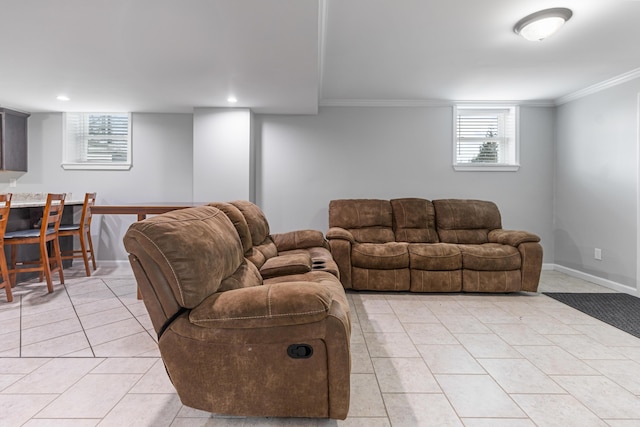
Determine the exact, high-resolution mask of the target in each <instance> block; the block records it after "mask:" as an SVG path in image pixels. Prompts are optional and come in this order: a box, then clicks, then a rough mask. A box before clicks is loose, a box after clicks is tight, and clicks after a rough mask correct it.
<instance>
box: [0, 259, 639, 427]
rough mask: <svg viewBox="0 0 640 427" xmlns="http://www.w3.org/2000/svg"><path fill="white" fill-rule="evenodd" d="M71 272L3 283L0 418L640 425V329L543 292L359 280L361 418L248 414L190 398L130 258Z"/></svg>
mask: <svg viewBox="0 0 640 427" xmlns="http://www.w3.org/2000/svg"><path fill="white" fill-rule="evenodd" d="M65 275H66V282H67V283H66V285H64V286H59V285H58V286H56V287H55V292H54V293H52V294H47V293H46V288H45V286H44V285H42V284H37V283H28V284H21V285H19V286H18V287H17V288H15V289H16V290H15V300H14V302H13V303H11V304H8V303H7V302H6V299H5V297H4V294H2V296H0V425H1V426H22V425H24V426H96V425H100V426H110V425H114V426H125V425H131V426H303V427H305V426H349V427H351V426H363V427H383V426H394V427H398V426H408V427H415V426H438V427H439V426H467V427H479V426H491V427H494V426H498V427H501V426H562V427H565V426H580V427H585V426H616V427H622V426H640V339H638V338H635V337H632V336H630V335H628V334H626V333H624V332H621V331H619V330H617V329H615V328H613V327H610V326H608V325H606V324H604V323H602V322H600V321H598V320H596V319H593V318H591V317H589V316H587V315H585V314H582V313H580V312H578V311H576V310H573V309H572V308H569V307H567V306H565V305H563V304H561V303H559V302H557V301H555V300H552V299H550V298H548V297H546V296H544V295H542V294H532V293H528V294H524V293H523V294H511V295H488V294H487V295H476V294H451V295H442V294H439V295H429V294H398V293H393V294H386V293H355V292H353V293H352V292H350V293H348V299H349V302H350V304H351V309H352V313H353V322H354V323H353V335H352V355H353V362H352V365H353V366H352V375H351V387H352V393H351V407H350V412H349V418H347V420H345V421H335V420H315V419H270V418H243V417H222V416H214V415H211V414H209V413H206V412H202V411H198V410H195V409H191V408H188V407H186V406H183V405H182V404H181V403H180V400H179V399H178V397H177V395H176V394H175V392H174V389H173V387H172V385H171V383H170V382H169V380H168V378H167V375H166V373H165V371H164V367H163V365H162V362H161V360H160V358H159V353H158V350H157V348H156V342H155V339H154V332H153V330H152V327H151V323H150V321H149V318H148V316H147V314H146V310H145V307H144V304H143V303H142V302H141V301H139V300H137V299H136V285H135V280H134V279H133V276H132V274H131V271H130V270H129V269H128V268H126V267H125V268H121V269H105V268H101V269H99V270H98V271H97V272H96V274H94V275H93V276H92V277H90V278H86V277H84V274H83V271H82V269H80V268H76V267H74V268H72V269H69V270H66V271H65ZM541 290H544V291H560V292H566V291H569V292H611V291H610V290H609V289H606V288H602V287H599V286H597V285H594V284H591V283H588V282H584V281H582V280H578V279H575V278H571V277H569V276H566V275H564V274H561V273H558V272H551V271H545V272H543V276H542V280H541Z"/></svg>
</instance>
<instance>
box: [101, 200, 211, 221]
mask: <svg viewBox="0 0 640 427" xmlns="http://www.w3.org/2000/svg"><path fill="white" fill-rule="evenodd" d="M204 204H205V203H204V202H202V203H197V202H152V203H131V204H124V205H94V206H93V207H92V208H91V213H93V214H95V215H136V216H137V218H138V221H142V220H143V219H145V218H146V217H147V215H159V214H163V213H166V212H170V211H175V210H178V209H186V208H192V207H194V206H201V205H204Z"/></svg>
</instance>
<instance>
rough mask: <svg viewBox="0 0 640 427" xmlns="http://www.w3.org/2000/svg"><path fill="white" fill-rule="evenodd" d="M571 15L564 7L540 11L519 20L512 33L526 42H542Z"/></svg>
mask: <svg viewBox="0 0 640 427" xmlns="http://www.w3.org/2000/svg"><path fill="white" fill-rule="evenodd" d="M572 15H573V12H571V10H570V9H567V8H564V7H556V8H553V9H545V10H541V11H539V12H535V13H532V14H531V15H528V16H525V17H524V18H522V19H521V20H519V21H518V23H517V24H516V26H515V27H513V31H515V32H516V34H520V35H521V36H522V37H524V38H525V39H527V40H531V41H540V40H544V39H546V38H547V37H549V36H550V35H552V34H553V33H555V32H556V31H558V30H559V29H560V27H562V25H563V24H564V23H565V22H567V21H568V20H569V19H570V18H571V16H572Z"/></svg>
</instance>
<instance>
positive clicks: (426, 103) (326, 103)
mask: <svg viewBox="0 0 640 427" xmlns="http://www.w3.org/2000/svg"><path fill="white" fill-rule="evenodd" d="M458 104H465V105H520V106H526V107H554V106H555V103H554V102H553V100H534V101H525V100H520V101H518V100H501V101H465V100H459V101H456V100H446V99H321V100H320V104H319V105H320V107H451V106H454V105H458Z"/></svg>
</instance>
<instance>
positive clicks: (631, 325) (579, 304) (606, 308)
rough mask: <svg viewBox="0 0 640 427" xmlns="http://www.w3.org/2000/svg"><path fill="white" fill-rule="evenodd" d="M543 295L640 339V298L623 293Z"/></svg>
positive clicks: (553, 293)
mask: <svg viewBox="0 0 640 427" xmlns="http://www.w3.org/2000/svg"><path fill="white" fill-rule="evenodd" d="M543 293H544V294H545V295H547V296H549V297H551V298H553V299H555V300H558V301H560V302H562V303H564V304H566V305H568V306H570V307H573V308H575V309H576V310H580V311H581V312H583V313H586V314H588V315H589V316H591V317H595V318H596V319H599V320H602V321H603V322H605V323H608V324H610V325H611V326H615V327H616V328H618V329H620V330H622V331H625V332H627V333H629V334H631V335H633V336H636V337H638V338H640V298H636V297H634V296H632V295H628V294H623V293H565V292H543Z"/></svg>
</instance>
